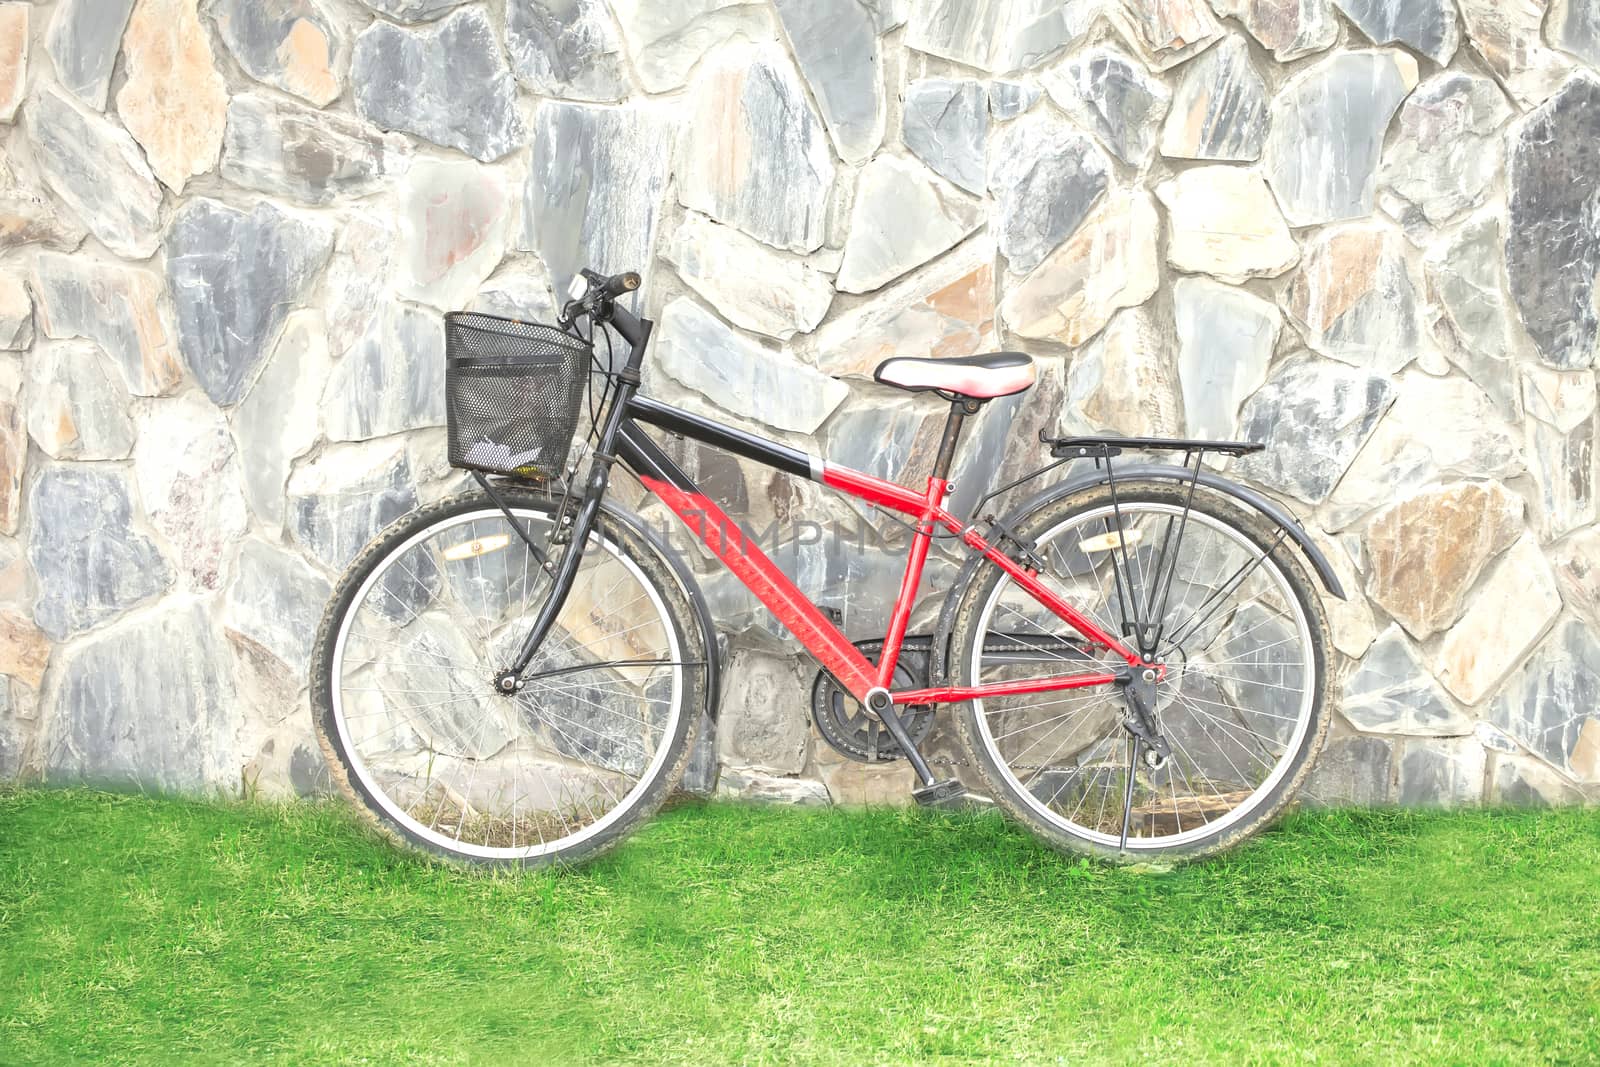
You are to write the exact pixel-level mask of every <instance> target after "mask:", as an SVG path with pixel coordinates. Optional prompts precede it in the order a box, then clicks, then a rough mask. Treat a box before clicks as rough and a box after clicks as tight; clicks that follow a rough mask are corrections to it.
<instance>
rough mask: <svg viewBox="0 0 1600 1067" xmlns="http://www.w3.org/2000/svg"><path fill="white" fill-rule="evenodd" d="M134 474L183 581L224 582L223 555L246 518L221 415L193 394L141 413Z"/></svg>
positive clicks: (202, 586) (195, 584)
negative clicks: (172, 551) (175, 556)
mask: <svg viewBox="0 0 1600 1067" xmlns="http://www.w3.org/2000/svg"><path fill="white" fill-rule="evenodd" d="M138 427H139V440H138V444H137V445H135V446H134V450H133V475H134V479H135V481H136V482H137V483H138V486H139V498H140V500H142V501H143V502H144V507H145V511H147V512H148V513H149V515H150V523H151V525H153V526H154V527H155V528H156V530H157V532H159V533H160V534H161V536H162V537H164V538H165V539H166V542H167V544H169V545H171V546H172V547H173V548H174V549H175V550H176V555H177V562H178V564H179V568H180V570H181V572H182V574H183V577H184V580H185V582H186V584H187V585H188V586H189V587H190V588H192V589H196V590H208V589H218V588H221V585H222V559H223V556H224V555H225V554H226V553H227V552H228V551H229V550H230V549H231V548H232V547H233V545H234V543H235V542H236V541H237V540H238V539H239V538H240V537H242V536H243V535H244V530H245V525H246V523H247V522H248V521H249V518H248V516H247V514H246V509H245V502H244V484H243V481H242V476H241V474H240V461H239V456H238V452H237V450H236V449H235V448H234V444H233V438H232V437H231V436H230V435H229V434H228V424H227V422H225V421H224V420H223V417H222V412H220V411H218V410H217V409H216V408H215V407H213V406H212V405H211V404H210V403H209V402H208V401H206V400H205V399H203V398H201V397H200V396H198V395H196V394H195V393H193V392H190V393H185V394H184V395H183V396H181V397H178V398H176V399H173V400H165V401H162V402H160V403H159V404H157V405H154V406H152V407H150V408H147V409H145V410H144V411H141V412H140V413H139V416H138Z"/></svg>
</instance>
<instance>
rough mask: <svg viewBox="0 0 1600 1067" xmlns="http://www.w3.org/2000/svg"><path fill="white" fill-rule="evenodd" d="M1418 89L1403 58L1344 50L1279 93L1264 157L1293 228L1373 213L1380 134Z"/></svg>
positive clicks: (1407, 58)
mask: <svg viewBox="0 0 1600 1067" xmlns="http://www.w3.org/2000/svg"><path fill="white" fill-rule="evenodd" d="M1416 83H1417V63H1416V60H1414V59H1412V58H1411V57H1410V56H1409V55H1407V54H1406V53H1404V52H1394V51H1389V52H1346V53H1343V54H1341V55H1337V56H1333V57H1331V58H1329V59H1325V60H1322V61H1320V62H1318V63H1316V64H1314V65H1313V66H1311V67H1308V68H1307V69H1305V70H1303V71H1301V72H1300V73H1298V74H1296V75H1295V76H1294V77H1293V78H1291V79H1290V80H1289V81H1288V83H1287V84H1285V85H1284V87H1283V88H1282V89H1280V90H1279V91H1278V95H1277V96H1275V97H1273V100H1272V130H1271V132H1270V133H1268V134H1267V143H1266V146H1265V148H1264V149H1263V151H1262V158H1263V161H1264V163H1265V164H1266V168H1267V180H1268V181H1269V182H1271V183H1272V191H1273V192H1274V193H1276V194H1277V196H1278V202H1279V204H1280V205H1282V207H1283V213H1284V215H1285V216H1286V217H1287V218H1288V220H1289V224H1290V225H1291V226H1311V225H1315V224H1317V223H1322V222H1335V221H1337V220H1339V219H1348V218H1355V217H1357V216H1361V215H1366V214H1369V213H1370V212H1371V211H1372V204H1373V194H1374V192H1375V191H1376V187H1377V180H1378V159H1379V155H1380V153H1381V152H1382V149H1383V137H1384V131H1385V130H1387V129H1388V127H1389V119H1390V118H1391V117H1392V116H1393V115H1394V113H1395V109H1396V108H1398V107H1399V106H1400V101H1401V100H1403V99H1404V98H1405V96H1406V94H1407V93H1408V92H1410V91H1411V87H1412V86H1414V85H1415V84H1416Z"/></svg>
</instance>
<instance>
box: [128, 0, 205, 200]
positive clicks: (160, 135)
mask: <svg viewBox="0 0 1600 1067" xmlns="http://www.w3.org/2000/svg"><path fill="white" fill-rule="evenodd" d="M197 4H198V0H139V4H138V6H137V7H135V8H134V9H133V17H132V18H130V19H129V20H128V30H127V33H126V35H125V36H124V37H123V39H122V52H123V57H124V59H125V61H126V63H127V68H128V80H127V83H126V84H124V85H123V87H122V91H121V92H119V93H118V94H117V113H118V114H119V115H120V116H121V118H122V124H123V125H124V126H126V127H127V128H128V132H129V133H131V134H133V136H134V139H135V140H137V141H138V142H139V144H140V145H142V146H143V147H144V151H145V155H146V156H147V157H148V158H149V160H150V169H151V170H152V171H154V172H155V175H156V177H158V178H160V179H161V181H162V183H163V184H165V185H166V186H167V187H169V188H170V189H172V191H173V192H179V193H181V192H182V191H183V187H184V184H185V183H186V182H187V181H188V180H189V179H190V178H192V177H194V176H195V175H197V174H205V173H206V172H208V171H210V170H211V169H212V168H213V167H215V166H216V164H217V157H218V155H219V154H220V153H221V151H222V134H223V129H224V127H225V125H226V122H227V114H228V90H227V86H226V85H225V84H224V82H223V80H222V75H221V74H219V73H217V67H216V63H215V61H214V60H213V57H212V53H211V38H210V37H209V36H208V35H207V33H206V30H205V27H203V26H202V25H201V24H200V15H199V12H198V10H197Z"/></svg>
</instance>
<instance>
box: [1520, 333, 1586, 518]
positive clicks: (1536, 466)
mask: <svg viewBox="0 0 1600 1067" xmlns="http://www.w3.org/2000/svg"><path fill="white" fill-rule="evenodd" d="M1522 385H1523V408H1524V409H1525V410H1526V411H1527V415H1528V417H1527V421H1526V422H1525V423H1524V429H1525V430H1526V434H1527V437H1526V440H1527V449H1528V468H1529V470H1530V471H1531V472H1532V473H1533V480H1534V482H1535V484H1537V485H1538V487H1539V505H1540V506H1539V507H1538V508H1536V509H1535V517H1536V519H1537V520H1538V529H1539V533H1540V535H1541V537H1543V538H1544V539H1545V540H1547V541H1548V540H1553V539H1555V538H1557V537H1560V536H1562V535H1563V534H1565V533H1567V532H1568V531H1571V530H1575V529H1577V528H1578V527H1580V526H1587V525H1589V524H1590V523H1592V522H1594V521H1595V519H1596V518H1597V517H1600V513H1597V511H1596V504H1595V435H1596V429H1597V421H1600V420H1597V419H1596V417H1595V401H1596V393H1595V375H1594V372H1593V371H1552V370H1547V369H1545V368H1544V367H1540V366H1538V365H1535V364H1530V365H1527V366H1524V367H1523V368H1522Z"/></svg>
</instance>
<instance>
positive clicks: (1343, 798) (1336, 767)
mask: <svg viewBox="0 0 1600 1067" xmlns="http://www.w3.org/2000/svg"><path fill="white" fill-rule="evenodd" d="M1393 774H1394V743H1393V742H1391V741H1389V740H1388V739H1387V738H1382V737H1340V738H1336V739H1333V740H1330V741H1329V742H1328V744H1327V746H1326V747H1324V748H1323V750H1322V755H1321V756H1319V757H1318V758H1317V765H1316V767H1314V768H1313V769H1312V771H1311V777H1310V778H1308V779H1307V780H1306V787H1305V795H1306V798H1307V799H1308V800H1309V801H1310V802H1311V803H1313V804H1315V805H1318V806H1320V807H1367V808H1370V807H1377V806H1379V805H1382V804H1386V803H1388V802H1389V799H1390V798H1389V784H1390V779H1391V776H1392V775H1393Z"/></svg>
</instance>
